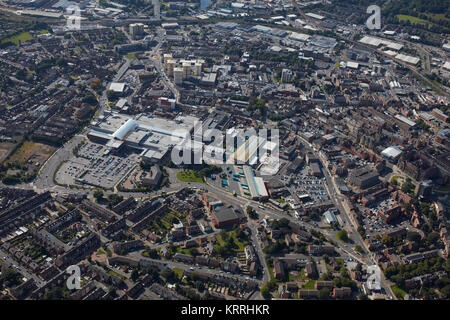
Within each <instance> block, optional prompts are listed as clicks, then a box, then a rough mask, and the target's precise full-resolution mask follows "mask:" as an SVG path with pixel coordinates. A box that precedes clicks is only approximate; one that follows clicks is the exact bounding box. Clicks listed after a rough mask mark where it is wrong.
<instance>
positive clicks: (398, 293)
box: [391, 285, 406, 300]
mask: <svg viewBox="0 0 450 320" xmlns="http://www.w3.org/2000/svg"><path fill="white" fill-rule="evenodd" d="M391 289H392V291H393V292H394V294H395V296H396V297H397V298H398V299H401V300H403V298H404V297H405V295H406V292H405V291H404V290H402V289H400V288H399V287H397V286H395V285H394V286H392V287H391Z"/></svg>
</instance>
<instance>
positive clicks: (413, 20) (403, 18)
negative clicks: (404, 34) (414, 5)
mask: <svg viewBox="0 0 450 320" xmlns="http://www.w3.org/2000/svg"><path fill="white" fill-rule="evenodd" d="M396 17H397V18H398V20H400V21H409V22H410V23H413V24H422V25H429V24H431V23H430V22H428V21H426V20H423V19H420V18H417V17H413V16H408V15H405V14H398V15H396Z"/></svg>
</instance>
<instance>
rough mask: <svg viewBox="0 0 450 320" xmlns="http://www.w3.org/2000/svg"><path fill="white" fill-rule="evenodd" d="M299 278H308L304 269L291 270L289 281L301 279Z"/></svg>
mask: <svg viewBox="0 0 450 320" xmlns="http://www.w3.org/2000/svg"><path fill="white" fill-rule="evenodd" d="M297 272H298V274H297ZM299 280H308V277H307V276H306V275H305V273H304V272H303V269H302V270H300V271H295V272H293V271H291V272H289V281H299Z"/></svg>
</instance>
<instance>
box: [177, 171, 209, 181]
mask: <svg viewBox="0 0 450 320" xmlns="http://www.w3.org/2000/svg"><path fill="white" fill-rule="evenodd" d="M177 179H178V180H180V181H183V182H199V183H203V179H202V178H201V177H199V176H198V175H196V172H195V171H180V172H178V173H177Z"/></svg>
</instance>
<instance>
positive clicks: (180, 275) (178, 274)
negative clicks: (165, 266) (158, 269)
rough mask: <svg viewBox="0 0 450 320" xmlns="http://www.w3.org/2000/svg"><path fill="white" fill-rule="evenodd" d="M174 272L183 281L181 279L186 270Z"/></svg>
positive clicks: (175, 270) (176, 269)
mask: <svg viewBox="0 0 450 320" xmlns="http://www.w3.org/2000/svg"><path fill="white" fill-rule="evenodd" d="M172 270H173V272H175V274H176V275H177V277H178V279H181V277H182V276H183V273H184V270H183V269H180V268H173V269H172Z"/></svg>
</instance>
